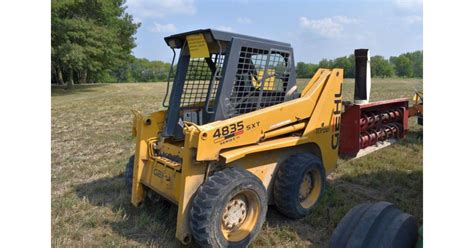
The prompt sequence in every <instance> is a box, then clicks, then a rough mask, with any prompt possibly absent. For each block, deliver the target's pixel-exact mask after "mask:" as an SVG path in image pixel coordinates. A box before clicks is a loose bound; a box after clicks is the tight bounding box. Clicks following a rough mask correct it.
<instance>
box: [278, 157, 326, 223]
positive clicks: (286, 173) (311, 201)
mask: <svg viewBox="0 0 474 248" xmlns="http://www.w3.org/2000/svg"><path fill="white" fill-rule="evenodd" d="M325 187H326V172H325V170H324V167H323V164H322V162H321V159H320V158H318V157H317V156H315V155H313V154H311V153H300V154H295V155H291V156H290V157H288V159H286V160H285V162H283V164H282V165H281V167H280V168H279V169H278V172H277V176H276V179H275V185H274V187H273V197H274V199H275V205H276V207H277V209H278V211H280V213H282V214H284V215H286V216H287V217H289V218H292V219H300V218H303V217H305V216H307V215H308V214H309V212H310V210H311V208H312V207H314V206H315V205H316V204H317V203H318V202H319V200H320V199H321V196H322V194H323V192H324V189H325Z"/></svg>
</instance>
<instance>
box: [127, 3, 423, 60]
mask: <svg viewBox="0 0 474 248" xmlns="http://www.w3.org/2000/svg"><path fill="white" fill-rule="evenodd" d="M126 5H127V12H128V13H129V14H131V15H132V16H133V17H134V21H135V22H140V23H141V27H140V28H139V29H138V31H137V34H136V43H137V47H135V48H134V49H133V54H134V55H135V56H136V57H138V58H147V59H150V60H157V59H158V60H162V61H166V62H171V58H172V51H171V49H170V48H169V47H168V46H166V44H165V42H164V40H163V38H164V37H166V36H169V35H171V34H176V33H182V32H187V31H192V30H195V29H205V28H214V29H218V30H222V31H230V32H234V33H241V34H246V35H252V36H257V37H262V38H267V39H272V40H277V41H282V42H287V43H290V44H291V45H292V47H293V50H294V53H295V54H294V57H295V60H296V61H303V62H307V63H318V62H319V61H320V60H321V59H323V58H327V59H334V58H336V57H340V56H346V55H349V54H352V53H353V52H354V49H357V48H368V49H370V53H371V55H382V56H384V57H386V58H388V57H390V56H397V55H399V54H401V53H405V52H412V51H416V50H422V49H423V6H422V0H371V1H369V0H360V1H356V0H352V1H350V0H332V1H331V0H324V1H322V0H314V1H302V0H296V1H289V0H287V1H282V0H280V1H269V0H267V1H264V0H260V1H257V0H230V1H217V0H203V1H195V0H128V1H127V3H126Z"/></svg>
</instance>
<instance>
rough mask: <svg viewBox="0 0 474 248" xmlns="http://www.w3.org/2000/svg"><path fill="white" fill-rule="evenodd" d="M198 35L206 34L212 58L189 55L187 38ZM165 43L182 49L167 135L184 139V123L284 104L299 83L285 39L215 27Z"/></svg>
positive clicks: (173, 47) (171, 71)
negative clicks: (253, 35)
mask: <svg viewBox="0 0 474 248" xmlns="http://www.w3.org/2000/svg"><path fill="white" fill-rule="evenodd" d="M196 33H203V34H204V37H205V40H206V42H207V45H208V48H209V52H210V53H209V55H210V56H209V58H191V56H190V54H189V49H188V45H187V42H186V36H187V35H190V34H196ZM165 41H166V42H167V44H168V45H169V46H170V47H171V48H172V49H173V52H174V49H176V48H178V49H181V51H180V55H179V58H178V64H177V66H176V73H175V77H174V80H173V87H172V90H171V94H170V96H169V108H168V112H167V119H166V125H165V129H164V132H163V133H162V136H163V137H173V138H174V139H175V140H180V139H182V138H183V132H182V128H183V125H184V122H185V121H188V122H193V123H195V124H198V125H202V124H206V123H210V122H213V121H216V120H223V119H227V118H231V117H234V116H238V115H241V114H245V113H249V112H252V111H255V110H258V109H260V108H264V107H268V106H272V105H275V104H279V103H282V102H284V101H285V100H288V99H290V97H289V96H287V93H288V91H289V89H290V88H291V87H293V86H294V85H295V84H296V78H295V68H294V63H293V49H292V48H291V46H290V45H289V44H287V43H281V42H276V41H271V40H266V39H260V38H256V37H250V36H245V35H239V34H233V33H228V32H222V31H217V30H211V29H206V30H197V31H193V32H188V33H183V34H177V35H173V36H169V37H166V38H165ZM173 61H174V59H173ZM171 68H174V67H173V65H172V66H171ZM173 73H174V71H173V70H170V75H171V74H173ZM169 78H170V77H169ZM168 87H169V82H168ZM166 95H168V91H167V94H166ZM165 102H166V97H165V100H164V102H163V103H164V104H165Z"/></svg>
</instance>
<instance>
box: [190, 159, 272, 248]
mask: <svg viewBox="0 0 474 248" xmlns="http://www.w3.org/2000/svg"><path fill="white" fill-rule="evenodd" d="M266 213H267V197H266V191H265V187H264V186H263V184H262V182H261V181H260V179H258V178H257V177H256V176H254V175H253V174H251V173H249V172H247V171H246V170H244V169H240V168H236V167H231V168H226V169H224V170H222V171H219V172H216V173H214V174H213V175H212V176H210V177H209V178H208V179H207V180H206V181H205V182H204V183H203V184H202V185H201V186H200V187H199V189H198V190H197V193H196V196H195V197H194V199H193V202H192V206H191V218H190V219H191V230H192V233H193V237H194V239H195V241H196V243H197V244H199V245H200V246H202V247H246V246H248V245H249V244H250V242H252V240H253V239H254V238H255V237H256V236H257V234H258V233H259V232H260V229H261V228H262V225H263V222H264V221H265V216H266Z"/></svg>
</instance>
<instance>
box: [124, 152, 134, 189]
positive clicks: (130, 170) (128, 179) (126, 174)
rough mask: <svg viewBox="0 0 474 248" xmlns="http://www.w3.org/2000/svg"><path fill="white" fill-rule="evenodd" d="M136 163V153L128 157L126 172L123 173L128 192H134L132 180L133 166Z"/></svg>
mask: <svg viewBox="0 0 474 248" xmlns="http://www.w3.org/2000/svg"><path fill="white" fill-rule="evenodd" d="M134 163H135V155H132V156H130V158H129V159H128V163H127V165H126V166H125V172H124V173H123V177H124V180H125V187H127V192H128V193H130V192H132V181H133V166H134Z"/></svg>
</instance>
